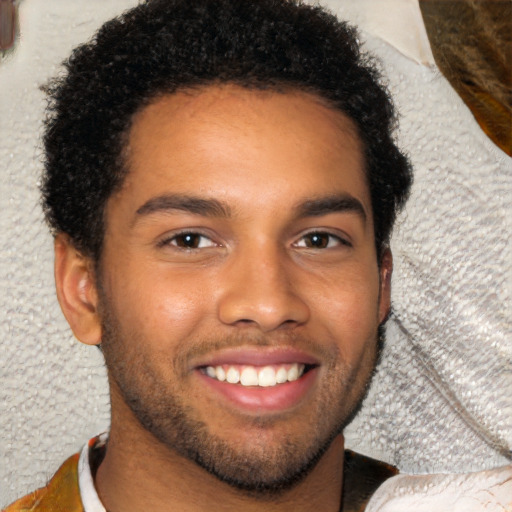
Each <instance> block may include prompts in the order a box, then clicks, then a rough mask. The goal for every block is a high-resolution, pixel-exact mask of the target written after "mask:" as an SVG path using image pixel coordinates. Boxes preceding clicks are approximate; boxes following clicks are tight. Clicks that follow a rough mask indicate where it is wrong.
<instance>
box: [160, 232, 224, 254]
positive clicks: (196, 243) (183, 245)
mask: <svg viewBox="0 0 512 512" xmlns="http://www.w3.org/2000/svg"><path fill="white" fill-rule="evenodd" d="M158 245H159V247H164V246H166V245H167V246H169V245H170V246H172V247H176V248H178V249H184V250H193V249H205V248H208V247H216V246H217V245H216V244H215V242H213V241H212V240H211V239H210V238H208V237H207V236H205V235H202V234H201V233H194V232H185V233H178V234H177V235H173V236H171V237H169V238H166V239H164V240H162V241H161V242H159V244H158Z"/></svg>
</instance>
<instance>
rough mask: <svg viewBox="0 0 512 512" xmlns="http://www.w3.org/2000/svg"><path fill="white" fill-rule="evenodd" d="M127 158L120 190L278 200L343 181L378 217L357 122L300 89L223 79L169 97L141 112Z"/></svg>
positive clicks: (140, 193) (318, 192)
mask: <svg viewBox="0 0 512 512" xmlns="http://www.w3.org/2000/svg"><path fill="white" fill-rule="evenodd" d="M127 155H128V156H127V165H128V174H127V177H126V179H125V183H124V186H123V187H122V189H125V190H126V189H129V190H132V192H135V191H136V193H137V195H138V196H140V200H142V196H147V197H150V196H151V195H155V194H158V193H160V192H162V190H158V189H159V188H160V189H162V188H167V189H168V190H166V191H164V192H168V193H175V192H178V193H185V194H192V193H193V194H195V195H197V194H199V195H202V196H208V195H211V194H213V193H214V194H215V196H216V198H217V199H220V200H223V199H226V200H230V199H233V197H235V195H236V194H238V197H239V198H241V197H243V191H244V190H245V192H246V195H247V198H248V196H249V195H250V196H251V200H252V201H253V202H256V203H257V202H258V200H259V196H261V198H262V200H263V201H264V202H265V204H268V202H269V196H272V194H274V193H275V194H274V195H275V196H276V200H278V197H281V196H283V195H285V196H286V193H287V192H288V193H289V195H290V196H292V195H295V196H298V195H301V194H302V195H304V196H307V195H308V192H311V194H313V195H315V194H316V195H327V194H328V193H329V192H332V191H333V188H336V187H338V188H339V187H341V188H342V189H347V188H348V189H350V190H349V192H350V193H351V194H353V195H356V196H358V199H359V200H361V201H362V202H363V204H364V205H365V206H367V207H368V210H369V212H368V213H371V208H370V205H369V199H368V196H369V192H368V187H367V184H366V179H365V175H364V170H363V169H364V161H363V153H362V145H361V142H360V139H359V137H358V135H357V130H356V128H355V125H354V123H353V122H352V121H351V120H350V119H349V118H347V117H346V116H344V115H343V114H342V113H341V112H339V111H337V110H335V109H333V108H331V107H329V106H328V105H327V104H326V103H325V102H323V101H322V100H321V99H320V98H318V97H316V96H315V95H312V94H309V93H305V92H301V91H297V90H287V91H285V92H276V91H267V90H265V91H261V90H248V89H245V88H241V87H238V86H234V85H223V86H210V87H206V88H203V89H200V90H192V91H183V92H178V93H174V94H168V95H163V96H161V97H158V98H156V99H155V100H154V101H153V102H152V103H151V104H150V105H148V106H146V107H144V108H143V109H142V110H141V111H139V112H138V113H137V114H136V115H135V116H134V119H133V123H132V126H131V130H130V133H129V143H128V151H127ZM265 184H267V185H268V186H267V187H265V186H264V185H265ZM272 187H273V188H272ZM278 191H279V192H280V193H277V192H278ZM345 191H346V190H341V192H345ZM230 192H233V197H230ZM334 192H336V191H334ZM240 194H242V195H241V196H240ZM258 194H259V195H258ZM222 196H223V197H222ZM133 207H134V208H136V207H137V205H135V204H134V205H133Z"/></svg>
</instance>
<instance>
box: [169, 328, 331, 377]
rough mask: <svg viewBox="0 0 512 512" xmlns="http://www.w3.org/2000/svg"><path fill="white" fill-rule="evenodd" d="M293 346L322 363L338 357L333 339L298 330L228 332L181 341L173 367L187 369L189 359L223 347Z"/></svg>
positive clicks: (208, 353) (271, 347) (220, 349)
mask: <svg viewBox="0 0 512 512" xmlns="http://www.w3.org/2000/svg"><path fill="white" fill-rule="evenodd" d="M240 347H244V348H248V347H249V348H250V347H253V348H254V347H258V348H268V349H276V348H294V349H298V350H301V351H303V352H305V353H307V354H310V355H312V356H313V357H315V358H316V359H318V360H319V361H321V362H322V364H327V365H329V364H334V362H335V361H337V360H338V357H339V348H338V345H337V344H336V343H335V342H334V341H332V342H331V343H330V344H328V345H325V344H320V343H318V342H317V341H316V340H312V339H311V338H310V337H306V336H304V335H302V334H299V333H297V332H292V331H289V332H283V333H272V334H265V333H255V332H252V333H240V332H237V333H231V334H228V335H216V336H212V337H209V338H207V339H204V338H201V339H197V340H190V339H187V340H186V341H185V342H183V343H181V344H180V347H179V349H178V351H177V355H176V357H175V359H174V365H175V368H176V369H177V370H178V371H179V370H180V369H181V370H182V371H183V370H184V369H186V368H190V366H191V361H194V360H197V359H201V358H204V357H207V356H208V355H211V354H214V353H216V352H219V351H222V350H226V349H236V348H240Z"/></svg>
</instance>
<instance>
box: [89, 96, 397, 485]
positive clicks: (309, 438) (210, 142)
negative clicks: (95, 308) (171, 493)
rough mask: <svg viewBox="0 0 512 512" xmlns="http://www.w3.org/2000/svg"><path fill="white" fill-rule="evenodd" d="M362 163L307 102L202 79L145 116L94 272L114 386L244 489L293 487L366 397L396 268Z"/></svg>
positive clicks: (172, 439) (330, 116) (138, 120)
mask: <svg viewBox="0 0 512 512" xmlns="http://www.w3.org/2000/svg"><path fill="white" fill-rule="evenodd" d="M363 165H364V163H363V157H362V151H361V145H360V142H359V139H358V137H357V136H356V134H355V129H354V127H353V125H352V123H351V122H350V121H349V120H348V119H346V118H345V117H344V116H343V115H342V114H340V113H338V112H336V111H334V110H332V109H329V108H327V107H326V106H324V105H322V104H321V102H320V101H319V100H318V99H316V98H315V97H313V96H311V95H307V94H305V93H299V92H293V91H292V92H286V93H276V92H268V91H267V92H262V91H249V90H245V89H241V88H237V87H235V86H224V87H209V88H206V89H203V90H201V91H199V92H198V91H196V92H193V93H188V94H185V93H178V94H173V95H167V96H164V97H161V98H159V99H157V100H156V101H155V102H154V103H153V104H151V105H150V106H148V107H145V108H144V109H143V110H142V111H141V112H139V113H138V114H137V115H136V116H135V119H134V122H133V125H132V128H131V132H130V137H129V146H128V168H129V172H128V175H127V177H126V180H125V182H124V184H123V186H122V188H121V189H120V191H119V192H117V193H115V194H114V195H113V196H112V197H111V199H110V200H109V203H108V205H107V212H106V213H107V215H106V219H107V221H106V234H105V241H104V252H103V256H102V260H101V276H100V277H99V280H100V298H101V311H102V324H103V350H104V354H105V358H106V362H107V366H108V369H109V374H110V379H111V386H112V390H113V391H112V392H113V394H114V395H116V394H117V395H118V396H119V397H121V399H122V401H123V402H124V403H126V404H128V405H129V408H130V409H131V411H132V412H133V413H134V416H133V417H135V418H137V420H136V421H137V422H140V424H141V425H142V426H143V427H144V428H145V429H146V431H148V432H150V433H151V434H152V435H153V436H154V437H155V438H156V439H157V440H158V441H159V442H161V443H163V445H164V446H166V447H167V448H168V449H169V450H170V451H171V452H172V453H178V454H179V455H181V456H184V457H186V458H188V459H191V460H194V461H196V462H198V463H199V464H200V465H201V466H202V467H204V468H206V469H207V470H208V471H210V472H212V473H213V474H215V475H216V476H217V477H219V478H221V479H223V480H225V481H227V482H229V483H231V484H232V485H235V486H237V487H239V488H245V489H248V490H255V489H259V490H265V489H268V490H276V489H278V488H283V487H286V486H289V485H291V484H292V483H293V482H294V481H297V480H298V479H300V477H301V476H303V475H304V474H305V473H307V471H308V470H309V469H311V467H312V466H313V465H314V463H315V462H316V461H317V460H318V458H319V456H320V455H321V454H322V453H323V452H324V451H325V450H326V449H327V448H328V446H329V444H330V442H331V441H332V439H333V438H334V437H335V436H337V435H338V434H340V432H341V431H342V428H343V426H344V424H345V422H346V419H347V417H348V416H349V415H350V413H351V412H352V411H353V409H354V407H355V406H356V405H357V403H358V401H359V399H360V397H361V395H362V394H363V392H364V389H365V385H366V383H367V381H368V378H369V376H370V373H371V371H372V367H373V364H374V359H375V354H376V338H377V327H378V325H379V323H380V322H381V321H382V320H383V319H384V317H385V315H386V313H387V309H388V306H389V287H388V284H387V283H388V282H389V279H388V278H387V277H385V275H384V274H386V273H389V271H390V268H389V266H390V263H389V264H388V263H386V264H385V265H384V266H383V268H382V269H381V276H380V275H379V268H378V265H377V258H376V253H375V244H374V234H373V219H372V209H371V203H370V197H369V192H368V187H367V184H366V181H365V177H364V173H363ZM386 261H389V260H386ZM380 277H384V279H380ZM381 283H385V284H384V285H382V286H383V291H382V293H381V292H380V288H381ZM239 379H241V381H242V382H238V380H239ZM113 414H114V415H115V410H113ZM113 421H115V418H114V419H113ZM126 421H130V419H129V418H127V419H126ZM132 421H133V420H132Z"/></svg>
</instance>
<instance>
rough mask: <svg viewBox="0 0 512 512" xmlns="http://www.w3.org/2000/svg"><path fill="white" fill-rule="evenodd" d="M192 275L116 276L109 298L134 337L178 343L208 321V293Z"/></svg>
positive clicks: (138, 271)
mask: <svg viewBox="0 0 512 512" xmlns="http://www.w3.org/2000/svg"><path fill="white" fill-rule="evenodd" d="M207 282H208V281H207V280H205V282H203V283H196V282H195V280H194V279H193V276H191V275H190V274H189V273H186V272H185V273H184V272H181V273H180V272H173V273H172V274H171V273H170V272H168V271H166V269H165V268H158V267H156V268H148V267H146V268H145V269H144V268H141V267H138V268H133V269H132V272H131V273H130V279H123V278H122V276H121V275H120V273H116V274H115V276H113V279H112V280H111V282H110V286H111V290H110V291H109V293H108V296H109V297H113V298H114V299H113V302H114V304H113V307H114V308H115V312H116V315H117V317H118V318H120V319H121V321H122V325H123V326H126V328H127V329H130V331H131V332H133V333H139V334H142V333H145V334H144V336H145V337H148V336H151V338H152V339H158V338H163V340H168V341H171V340H172V342H175V341H176V340H180V339H183V338H186V337H187V336H189V335H191V333H192V332H193V331H195V330H197V329H198V326H199V325H200V324H201V323H202V322H204V321H205V319H206V318H207V317H208V304H209V303H210V302H211V301H209V300H208V296H209V291H208V290H207V287H206V284H205V283H207Z"/></svg>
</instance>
